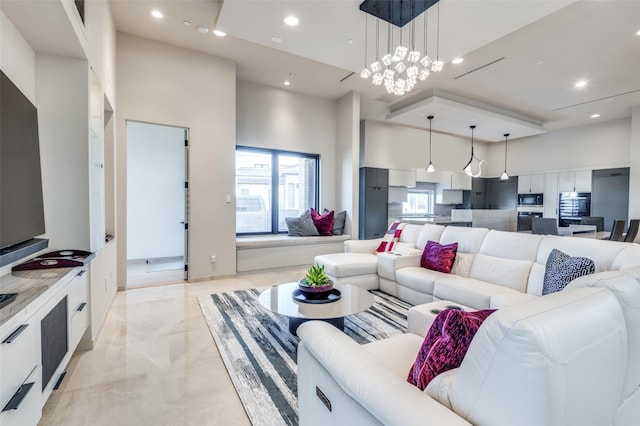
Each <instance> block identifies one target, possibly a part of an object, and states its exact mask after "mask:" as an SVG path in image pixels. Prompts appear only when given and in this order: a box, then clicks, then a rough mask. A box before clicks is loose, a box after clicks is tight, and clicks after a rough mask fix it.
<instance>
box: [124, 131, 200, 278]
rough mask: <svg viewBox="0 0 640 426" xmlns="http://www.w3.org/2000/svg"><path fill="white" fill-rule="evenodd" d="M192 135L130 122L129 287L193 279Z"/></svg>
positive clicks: (128, 178) (128, 166) (128, 155)
mask: <svg viewBox="0 0 640 426" xmlns="http://www.w3.org/2000/svg"><path fill="white" fill-rule="evenodd" d="M188 136H189V135H188V129H185V128H182V127H175V126H166V125H160V124H150V123H141V122H136V121H127V288H134V287H142V286H150V285H159V284H169V283H175V282H181V281H183V280H188V278H189V275H188V274H189V268H188V264H189V262H188V260H189V257H188V247H189V245H188V238H189V236H188V228H189V226H188V199H189V198H188V191H189V184H188V182H189V180H188V174H189V173H188V172H189V170H188V155H189V154H188V140H189V138H188Z"/></svg>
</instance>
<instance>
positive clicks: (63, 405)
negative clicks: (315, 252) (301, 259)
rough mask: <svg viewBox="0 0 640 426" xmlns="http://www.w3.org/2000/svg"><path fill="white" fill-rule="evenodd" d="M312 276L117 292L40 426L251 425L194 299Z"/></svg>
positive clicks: (297, 273)
mask: <svg viewBox="0 0 640 426" xmlns="http://www.w3.org/2000/svg"><path fill="white" fill-rule="evenodd" d="M305 270H306V268H302V269H290V270H284V271H278V272H265V273H259V274H251V275H242V276H239V277H237V278H230V279H221V280H213V281H207V282H200V283H192V284H173V285H166V286H159V287H149V288H140V289H132V290H127V291H123V292H118V293H117V295H116V297H115V299H114V301H113V305H112V307H111V309H110V311H109V314H108V316H107V319H106V321H105V324H104V327H103V329H102V332H101V333H100V336H99V338H98V341H97V342H96V345H95V347H94V349H93V350H90V351H84V352H78V353H76V354H75V355H74V356H73V357H72V359H71V362H70V363H69V366H68V367H67V377H66V378H65V380H64V382H63V383H62V386H61V388H60V389H59V390H58V391H55V392H54V393H53V394H52V395H51V397H50V398H49V401H48V402H47V404H46V405H45V407H44V408H43V416H42V419H41V421H40V423H39V424H40V425H46V426H54V425H64V426H76V425H91V426H100V425H110V426H111V425H118V426H121V425H123V426H124V425H135V426H146V425H154V426H162V425H166V426H177V425H198V426H205V425H225V426H230V425H249V424H250V423H249V420H248V418H247V416H246V414H245V412H244V409H243V407H242V404H241V402H240V399H239V398H238V395H237V394H236V391H235V388H234V387H233V384H232V383H231V379H230V378H229V375H228V373H227V370H226V368H225V366H224V364H223V362H222V359H221V358H220V354H219V352H218V349H217V348H216V345H215V343H214V341H213V338H212V337H211V334H210V333H209V329H208V327H207V324H206V322H205V320H204V317H203V316H202V312H201V311H200V307H199V305H198V303H197V300H196V296H199V295H206V294H211V293H216V292H225V291H233V290H239V289H245V288H255V287H261V286H268V285H273V284H277V283H283V282H288V281H295V280H298V279H299V278H300V277H301V276H302V275H304V272H305Z"/></svg>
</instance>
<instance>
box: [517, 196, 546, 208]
mask: <svg viewBox="0 0 640 426" xmlns="http://www.w3.org/2000/svg"><path fill="white" fill-rule="evenodd" d="M543 204H544V195H543V194H518V205H519V206H542V205H543Z"/></svg>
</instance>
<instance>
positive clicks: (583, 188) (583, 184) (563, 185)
mask: <svg viewBox="0 0 640 426" xmlns="http://www.w3.org/2000/svg"><path fill="white" fill-rule="evenodd" d="M558 192H591V170H578V171H574V172H561V173H558Z"/></svg>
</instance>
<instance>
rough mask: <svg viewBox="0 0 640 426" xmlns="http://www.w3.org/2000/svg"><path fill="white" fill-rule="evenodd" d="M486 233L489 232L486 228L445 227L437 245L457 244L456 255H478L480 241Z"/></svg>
mask: <svg viewBox="0 0 640 426" xmlns="http://www.w3.org/2000/svg"><path fill="white" fill-rule="evenodd" d="M487 232H489V230H488V229H486V228H466V227H460V226H447V227H446V228H445V229H444V231H442V236H441V237H440V241H439V243H440V244H451V243H458V253H460V252H462V253H478V252H479V251H480V247H481V246H482V240H483V239H484V237H485V235H487ZM425 244H426V241H425Z"/></svg>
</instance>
